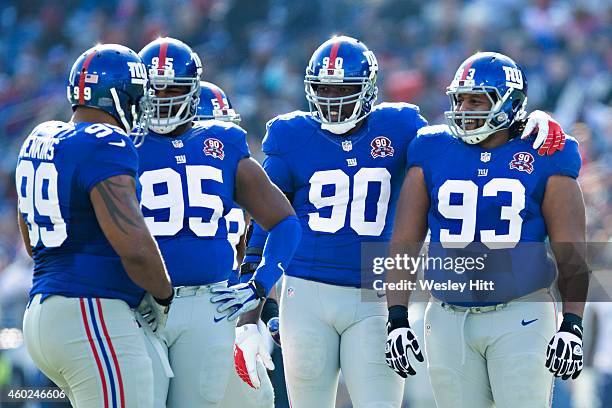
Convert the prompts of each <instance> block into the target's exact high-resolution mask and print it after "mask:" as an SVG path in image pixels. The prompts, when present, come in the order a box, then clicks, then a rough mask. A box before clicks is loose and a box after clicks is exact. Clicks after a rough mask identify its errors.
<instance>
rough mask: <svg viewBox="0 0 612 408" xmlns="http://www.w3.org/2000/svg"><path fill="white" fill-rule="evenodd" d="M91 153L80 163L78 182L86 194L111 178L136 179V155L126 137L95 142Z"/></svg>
mask: <svg viewBox="0 0 612 408" xmlns="http://www.w3.org/2000/svg"><path fill="white" fill-rule="evenodd" d="M91 149H92V150H91V153H90V154H89V155H88V156H86V157H85V158H84V159H83V160H82V161H81V163H80V165H79V169H78V172H79V173H78V175H77V177H78V181H79V184H80V186H81V187H82V188H83V189H84V190H85V191H87V192H89V191H91V189H92V188H93V187H94V186H95V185H96V184H98V183H99V182H101V181H103V180H106V179H108V178H110V177H113V176H118V175H129V176H132V177H134V178H136V175H137V173H138V153H137V152H136V147H135V146H134V144H133V143H132V141H131V140H129V139H128V138H127V137H121V136H118V135H112V136H109V137H105V138H102V139H99V140H97V143H96V145H95V146H93V147H92V148H91Z"/></svg>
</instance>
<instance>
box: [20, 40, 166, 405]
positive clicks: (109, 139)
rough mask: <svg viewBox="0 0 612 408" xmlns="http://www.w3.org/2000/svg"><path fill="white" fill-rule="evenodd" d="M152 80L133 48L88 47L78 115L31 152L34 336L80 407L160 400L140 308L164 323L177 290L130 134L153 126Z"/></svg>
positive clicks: (27, 214) (23, 206)
mask: <svg viewBox="0 0 612 408" xmlns="http://www.w3.org/2000/svg"><path fill="white" fill-rule="evenodd" d="M146 81H147V73H146V70H145V67H144V64H143V63H142V60H141V59H140V57H139V56H138V55H137V54H136V53H135V52H134V51H132V50H131V49H129V48H127V47H124V46H121V45H116V44H105V45H97V46H95V47H93V48H91V49H89V50H87V51H85V52H84V53H83V54H82V55H81V56H80V57H79V58H78V59H77V60H76V62H75V63H74V65H73V66H72V69H71V71H70V77H69V78H68V85H67V95H68V100H69V101H70V103H71V105H72V110H73V111H74V113H73V115H72V118H71V120H70V122H68V123H64V122H59V121H50V122H45V123H42V124H40V125H38V126H37V127H36V128H35V129H34V130H33V131H32V133H31V134H30V135H29V136H28V138H27V139H26V140H25V142H24V143H23V145H22V147H21V151H20V152H19V159H18V163H17V169H16V173H15V183H16V186H17V194H18V201H19V203H18V206H19V215H18V220H19V226H20V229H21V233H22V236H23V240H24V244H25V246H26V248H27V250H28V253H29V254H30V255H31V256H32V257H33V258H34V277H33V286H32V289H31V291H30V302H29V304H28V308H27V310H26V313H25V317H24V328H23V332H24V336H25V342H26V346H27V349H28V352H29V353H30V356H31V357H32V359H33V360H34V362H35V363H36V365H37V366H38V367H39V368H40V369H41V371H42V372H43V373H44V374H45V375H47V376H48V377H49V378H50V379H51V380H53V381H54V382H55V383H56V384H57V385H58V386H59V387H61V388H62V389H63V390H64V391H65V392H66V394H67V396H68V398H69V399H70V402H71V404H72V406H74V407H77V406H78V407H101V406H105V407H108V406H114V407H142V408H148V407H150V406H152V404H153V398H152V394H153V369H152V364H151V359H150V358H149V357H148V355H147V352H146V346H145V344H146V342H145V337H144V335H143V331H142V330H140V329H139V328H138V325H137V324H136V321H135V319H134V318H135V315H134V313H133V311H132V310H131V308H136V307H137V306H138V305H139V303H140V304H141V305H142V310H145V309H146V310H147V311H148V315H147V316H146V317H147V319H148V320H152V321H151V323H152V324H153V325H154V328H156V329H157V330H161V329H162V328H163V324H164V320H165V314H166V313H167V309H168V306H169V305H170V302H171V300H172V294H173V291H172V285H171V283H170V280H169V278H168V274H167V272H166V269H165V267H164V263H163V261H162V258H161V256H160V253H159V249H158V247H157V245H156V243H155V240H154V239H153V237H152V236H151V234H150V233H149V230H148V229H147V226H146V224H145V222H144V219H143V217H142V213H141V211H140V206H139V204H138V199H137V192H136V190H137V185H138V184H137V183H136V181H135V177H136V172H137V167H138V157H137V154H136V148H135V147H134V145H133V143H132V141H131V139H130V138H129V137H128V136H127V133H130V132H131V131H132V129H133V128H135V127H136V124H137V123H139V122H140V123H142V121H141V119H143V117H144V116H143V113H144V112H143V110H144V109H146V106H147V102H146V97H145V84H146ZM145 290H146V291H147V292H148V293H147V294H146V295H145ZM143 296H144V298H143ZM141 300H142V302H141ZM154 319H156V320H155V321H153V320H154Z"/></svg>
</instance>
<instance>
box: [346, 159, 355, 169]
mask: <svg viewBox="0 0 612 408" xmlns="http://www.w3.org/2000/svg"><path fill="white" fill-rule="evenodd" d="M346 165H347V166H349V167H355V166H357V159H346Z"/></svg>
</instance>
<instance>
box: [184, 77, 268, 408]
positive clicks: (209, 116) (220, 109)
mask: <svg viewBox="0 0 612 408" xmlns="http://www.w3.org/2000/svg"><path fill="white" fill-rule="evenodd" d="M195 119H196V120H197V121H200V120H220V121H222V122H232V123H234V124H236V125H239V124H240V121H241V118H240V114H238V113H237V112H236V111H235V110H234V108H233V107H232V103H231V101H230V100H229V98H228V97H227V95H226V93H225V91H224V90H223V89H221V88H220V87H218V86H217V85H215V84H213V83H210V82H206V81H201V82H200V103H199V104H198V112H197V115H196V118H195ZM249 219H250V217H249V215H248V214H247V213H245V212H244V210H242V208H240V206H238V205H235V206H234V207H233V208H232V209H231V210H230V211H229V213H228V214H227V215H226V216H225V220H226V224H227V231H228V233H227V237H228V240H229V242H230V244H231V245H232V248H233V249H234V266H233V271H232V276H231V277H230V278H229V279H228V285H235V284H238V283H239V282H240V278H239V274H240V271H239V270H238V265H240V264H241V262H242V259H243V258H244V253H245V250H246V242H245V238H246V237H245V233H246V225H247V223H248V222H249ZM274 293H275V290H274V288H273V289H272V290H271V291H270V295H269V296H268V298H267V299H266V302H265V304H264V306H263V309H262V312H261V317H262V320H263V327H264V328H265V324H266V323H267V322H268V321H269V320H270V319H271V318H275V317H276V318H278V305H277V303H276V299H275V295H274ZM258 323H259V322H258ZM259 325H261V324H258V326H259ZM252 333H253V336H249V337H250V341H249V342H248V344H241V343H238V342H236V344H235V345H234V365H235V367H236V371H235V372H234V373H233V374H230V378H229V382H228V384H227V389H226V391H225V396H224V397H223V402H222V403H221V405H220V406H221V407H227V408H233V407H237V406H243V407H244V408H247V407H254V408H258V407H262V408H263V407H273V406H274V389H273V388H272V383H271V382H270V378H269V377H268V374H267V372H266V367H265V366H264V365H263V362H262V361H263V360H264V359H266V360H267V359H268V358H269V357H268V356H269V352H268V350H267V347H266V345H264V346H263V348H261V349H260V346H261V345H263V342H264V340H263V339H262V338H261V336H260V335H259V331H258V332H254V331H253V332H252ZM251 343H252V346H251ZM270 343H271V342H270ZM249 347H250V348H251V349H252V350H246V348H249ZM237 349H240V352H237ZM257 353H262V356H258V355H257ZM258 357H259V358H258ZM260 359H261V360H260ZM251 367H253V368H251ZM249 369H250V371H251V373H249ZM238 373H240V374H241V375H242V376H243V378H244V381H242V380H241V379H240V376H239V374H238ZM249 374H251V375H252V376H253V378H250V376H249ZM254 383H255V384H257V383H259V384H260V385H258V387H257V389H255V384H254ZM247 384H248V385H250V386H248V385H247Z"/></svg>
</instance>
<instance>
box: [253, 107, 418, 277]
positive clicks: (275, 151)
mask: <svg viewBox="0 0 612 408" xmlns="http://www.w3.org/2000/svg"><path fill="white" fill-rule="evenodd" d="M426 124H427V122H426V121H425V119H423V117H421V115H420V114H419V110H418V107H416V106H414V105H410V104H406V103H384V104H380V105H378V106H376V107H375V108H374V109H373V110H372V112H371V113H370V115H369V116H368V117H367V119H365V121H364V123H363V125H362V126H361V128H360V129H359V130H358V131H357V132H355V133H354V134H351V135H349V136H339V135H335V134H333V133H331V132H328V131H326V130H322V129H321V125H320V123H318V122H317V121H315V120H314V119H313V118H312V116H311V115H310V114H309V113H306V112H300V111H298V112H293V113H289V114H286V115H281V116H278V117H276V118H274V119H272V120H271V121H270V122H269V123H268V126H267V133H266V136H265V139H264V141H263V151H264V153H265V154H266V159H265V161H264V169H265V170H266V172H267V173H268V175H269V176H270V178H271V180H272V181H273V182H274V183H275V184H276V185H278V187H279V188H280V189H281V190H282V191H283V192H285V193H287V194H288V195H289V196H290V197H292V204H293V207H294V209H295V212H296V214H297V216H298V218H299V219H300V223H301V226H302V240H301V243H300V245H299V246H298V249H297V251H296V253H295V256H294V257H293V261H292V262H291V264H290V265H289V267H288V268H287V270H286V274H287V275H289V276H296V277H299V278H304V279H309V280H314V281H318V282H324V283H330V284H334V285H342V286H353V287H359V286H360V280H361V245H362V243H369V242H380V241H388V240H389V239H390V237H391V228H392V224H393V218H394V214H395V206H396V202H397V198H398V196H399V191H400V187H401V184H402V179H403V175H404V173H405V169H406V149H407V147H408V144H409V142H410V141H411V140H412V139H413V138H414V137H415V136H416V133H417V131H418V130H419V129H420V128H421V127H423V126H425V125H426Z"/></svg>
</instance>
